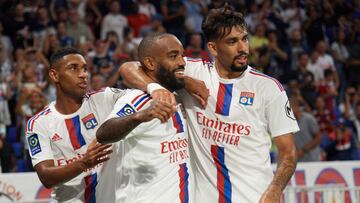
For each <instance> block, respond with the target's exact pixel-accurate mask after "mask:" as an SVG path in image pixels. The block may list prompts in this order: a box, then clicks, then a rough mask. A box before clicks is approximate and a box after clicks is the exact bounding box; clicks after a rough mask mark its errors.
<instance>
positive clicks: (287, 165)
mask: <svg viewBox="0 0 360 203" xmlns="http://www.w3.org/2000/svg"><path fill="white" fill-rule="evenodd" d="M207 46H208V50H209V51H210V52H211V54H212V55H213V56H215V65H216V70H217V72H218V74H219V76H220V77H221V78H227V79H232V78H237V77H239V76H241V74H242V73H243V71H244V70H243V67H244V66H247V63H248V62H247V59H248V54H249V43H248V34H247V30H246V29H244V28H242V27H240V26H236V27H232V28H231V30H230V32H229V34H227V35H225V36H224V37H223V38H220V39H213V40H210V41H209V42H208V43H207ZM134 65H136V63H132V64H126V65H125V66H123V70H122V73H123V74H122V76H123V79H124V80H125V81H126V82H129V81H134V80H139V81H140V82H138V83H141V84H140V85H139V86H135V87H138V88H139V87H140V88H141V87H146V86H147V84H148V83H147V82H148V81H151V79H150V78H142V79H140V78H141V77H143V76H144V75H145V74H144V73H140V71H141V69H139V68H134ZM145 76H146V75H145ZM129 84H133V85H138V84H135V82H129ZM158 94H159V95H156V96H159V97H166V96H168V95H160V94H161V92H158ZM152 97H155V95H152ZM164 100H166V99H164ZM168 101H171V99H168ZM274 143H275V145H276V147H277V148H278V152H279V158H278V163H277V170H276V172H275V174H274V178H273V180H272V182H271V183H270V185H269V186H268V188H267V189H266V191H264V193H263V194H262V196H261V198H260V200H259V202H260V203H274V202H275V203H280V199H281V195H282V191H283V190H284V188H285V187H286V185H287V183H288V182H289V180H290V178H291V176H292V175H293V173H294V171H295V168H296V164H297V155H296V148H295V145H294V138H293V134H292V133H288V134H284V135H280V136H276V137H275V138H274Z"/></svg>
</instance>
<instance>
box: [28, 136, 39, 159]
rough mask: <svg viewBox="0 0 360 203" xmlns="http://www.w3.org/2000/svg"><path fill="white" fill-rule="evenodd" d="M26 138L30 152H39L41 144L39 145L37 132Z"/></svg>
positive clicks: (32, 153) (33, 153)
mask: <svg viewBox="0 0 360 203" xmlns="http://www.w3.org/2000/svg"><path fill="white" fill-rule="evenodd" d="M27 140H28V143H29V147H30V152H31V155H32V156H34V155H35V154H37V153H39V152H41V146H40V142H39V137H38V135H37V134H32V135H30V136H28V137H27Z"/></svg>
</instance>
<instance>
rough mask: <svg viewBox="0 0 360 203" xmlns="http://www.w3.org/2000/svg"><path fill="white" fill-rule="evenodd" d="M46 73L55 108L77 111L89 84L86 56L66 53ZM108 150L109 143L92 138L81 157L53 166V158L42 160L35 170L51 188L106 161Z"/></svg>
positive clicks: (66, 112) (41, 179)
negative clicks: (53, 95) (49, 80)
mask: <svg viewBox="0 0 360 203" xmlns="http://www.w3.org/2000/svg"><path fill="white" fill-rule="evenodd" d="M49 76H50V78H51V80H52V81H53V82H54V84H55V87H56V96H57V99H56V104H55V108H56V109H57V110H58V111H59V112H60V113H62V114H71V113H74V112H76V111H77V110H78V109H79V108H80V106H81V104H82V99H83V97H84V95H85V93H86V91H87V87H88V86H87V79H88V72H87V65H86V62H85V59H84V58H83V57H82V56H81V55H79V54H69V55H66V56H64V57H63V58H62V59H60V60H59V61H58V62H57V63H55V64H54V67H52V68H51V69H50V70H49ZM111 153H112V150H111V145H103V144H100V143H98V142H97V141H96V140H94V141H92V142H91V143H90V145H89V147H88V149H87V151H86V153H85V155H84V156H83V157H82V158H81V159H78V160H76V161H74V162H72V163H69V164H67V165H65V166H55V164H54V160H45V161H42V162H40V163H38V164H36V165H35V170H36V173H37V174H38V176H39V179H40V181H41V183H42V184H43V185H44V186H45V187H47V188H51V187H54V186H56V185H59V184H62V183H65V182H67V181H69V180H71V179H73V178H75V177H76V176H78V175H79V174H81V173H82V172H83V171H86V170H88V169H91V168H93V167H95V166H97V165H99V164H101V163H103V162H105V161H107V160H109V155H110V154H111Z"/></svg>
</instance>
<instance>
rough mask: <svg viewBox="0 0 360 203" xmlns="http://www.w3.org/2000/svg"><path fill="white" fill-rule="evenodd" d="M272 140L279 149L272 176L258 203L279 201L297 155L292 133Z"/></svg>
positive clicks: (276, 202)
mask: <svg viewBox="0 0 360 203" xmlns="http://www.w3.org/2000/svg"><path fill="white" fill-rule="evenodd" d="M274 142H275V145H276V147H277V148H278V151H279V156H278V161H277V168H276V172H275V175H274V178H273V180H272V182H271V184H270V185H269V187H268V188H267V189H266V191H265V192H264V194H263V195H262V197H261V199H260V201H259V203H280V200H281V195H282V192H283V190H284V189H285V187H286V185H287V183H288V182H289V180H290V178H291V176H292V175H293V174H294V172H295V168H296V164H297V157H296V147H295V145H294V137H293V134H292V133H289V134H285V135H281V136H277V137H275V138H274Z"/></svg>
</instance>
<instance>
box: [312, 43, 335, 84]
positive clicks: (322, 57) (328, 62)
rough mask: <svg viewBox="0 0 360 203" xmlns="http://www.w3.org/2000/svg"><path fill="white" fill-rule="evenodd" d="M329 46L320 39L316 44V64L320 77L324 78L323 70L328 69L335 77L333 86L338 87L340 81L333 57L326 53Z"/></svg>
mask: <svg viewBox="0 0 360 203" xmlns="http://www.w3.org/2000/svg"><path fill="white" fill-rule="evenodd" d="M328 49H329V46H328V44H327V43H326V42H325V41H322V40H320V41H319V42H318V43H317V45H316V50H317V51H318V53H319V58H318V60H317V64H318V65H319V67H320V72H321V77H320V79H325V70H327V69H330V70H332V72H333V74H334V79H335V88H336V89H337V88H339V85H340V81H339V75H338V73H337V72H336V68H335V63H334V58H333V57H332V56H331V55H330V54H328V53H327V52H328Z"/></svg>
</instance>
